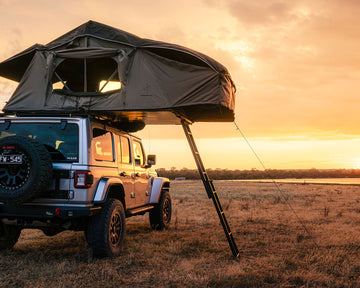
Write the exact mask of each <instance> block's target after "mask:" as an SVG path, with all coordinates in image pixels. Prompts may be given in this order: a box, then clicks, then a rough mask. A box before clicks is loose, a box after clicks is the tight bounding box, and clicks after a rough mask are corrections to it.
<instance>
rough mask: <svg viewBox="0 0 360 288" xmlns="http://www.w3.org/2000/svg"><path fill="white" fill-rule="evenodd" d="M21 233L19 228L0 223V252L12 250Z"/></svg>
mask: <svg viewBox="0 0 360 288" xmlns="http://www.w3.org/2000/svg"><path fill="white" fill-rule="evenodd" d="M20 233H21V229H20V228H19V227H17V226H11V225H6V224H4V223H1V222H0V250H4V249H10V248H12V247H13V246H14V245H15V244H16V242H17V241H18V239H19V237H20Z"/></svg>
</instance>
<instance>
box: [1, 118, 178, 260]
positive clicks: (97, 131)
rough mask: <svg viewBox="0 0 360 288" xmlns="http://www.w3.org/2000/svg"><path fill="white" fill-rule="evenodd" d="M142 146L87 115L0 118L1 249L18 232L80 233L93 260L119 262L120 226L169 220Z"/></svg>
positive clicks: (163, 191) (163, 190)
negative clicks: (138, 218)
mask: <svg viewBox="0 0 360 288" xmlns="http://www.w3.org/2000/svg"><path fill="white" fill-rule="evenodd" d="M154 164H155V155H148V157H147V158H146V156H145V152H144V149H143V146H142V143H141V140H140V139H139V138H138V137H136V136H134V135H132V134H129V133H127V132H125V131H123V130H120V129H118V128H117V127H116V125H114V124H112V123H111V122H109V121H106V122H105V121H103V120H101V119H97V118H96V117H94V116H89V115H77V116H74V115H56V116H51V117H48V116H46V115H42V116H39V115H31V116H29V115H27V116H24V115H18V116H9V115H2V116H1V117H0V220H1V221H0V249H8V248H11V247H13V246H14V245H15V243H16V242H17V241H18V238H19V236H20V232H21V230H22V229H25V228H35V229H41V230H42V231H43V232H44V234H45V235H47V236H53V235H56V234H57V233H59V232H62V231H64V230H74V231H85V235H86V239H87V242H88V247H89V249H91V251H92V253H93V255H94V256H96V257H116V256H118V255H119V254H120V252H121V248H122V244H123V240H124V234H125V219H126V218H127V217H131V216H135V215H142V214H144V213H146V212H149V219H150V225H151V227H152V228H153V229H156V230H161V229H165V228H167V227H168V225H169V223H170V220H171V198H170V194H169V189H170V182H169V180H168V179H166V178H161V177H157V174H156V172H155V171H153V170H151V169H150V168H151V167H152V165H154Z"/></svg>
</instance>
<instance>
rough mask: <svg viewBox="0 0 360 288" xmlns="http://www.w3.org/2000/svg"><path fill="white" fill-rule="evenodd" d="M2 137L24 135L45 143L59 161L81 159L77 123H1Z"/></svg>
mask: <svg viewBox="0 0 360 288" xmlns="http://www.w3.org/2000/svg"><path fill="white" fill-rule="evenodd" d="M0 131H1V132H0V139H2V138H5V137H9V136H23V137H29V138H32V139H36V140H37V141H39V142H41V143H42V144H44V146H45V147H46V149H47V150H48V151H49V153H50V155H51V159H52V160H53V161H57V162H77V161H78V160H79V128H78V125H76V124H66V125H64V123H11V125H10V126H9V124H8V123H0Z"/></svg>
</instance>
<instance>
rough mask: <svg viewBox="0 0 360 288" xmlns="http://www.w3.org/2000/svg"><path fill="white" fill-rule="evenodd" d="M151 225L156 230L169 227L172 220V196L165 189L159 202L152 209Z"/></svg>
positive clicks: (150, 215)
mask: <svg viewBox="0 0 360 288" xmlns="http://www.w3.org/2000/svg"><path fill="white" fill-rule="evenodd" d="M149 219H150V225H151V228H152V229H154V230H163V229H167V228H168V227H169V225H170V220H171V198H170V193H169V192H168V191H165V192H163V193H162V195H161V197H160V201H159V203H158V204H157V205H156V206H155V207H154V209H153V210H151V211H150V214H149Z"/></svg>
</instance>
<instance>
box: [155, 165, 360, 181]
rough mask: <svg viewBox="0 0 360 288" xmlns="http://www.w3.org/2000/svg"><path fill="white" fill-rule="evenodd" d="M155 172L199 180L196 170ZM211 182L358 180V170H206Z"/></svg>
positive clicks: (172, 177)
mask: <svg viewBox="0 0 360 288" xmlns="http://www.w3.org/2000/svg"><path fill="white" fill-rule="evenodd" d="M156 172H157V173H158V175H159V176H160V177H166V178H169V179H176V178H178V179H200V175H199V172H198V170H197V169H187V168H182V169H176V168H175V167H172V168H170V169H165V168H159V169H156ZM207 173H208V175H209V176H210V178H211V179H213V180H246V179H286V178H295V179H303V178H360V169H315V168H312V169H288V170H287V169H286V170H285V169H267V170H257V169H255V168H253V169H251V170H229V169H207Z"/></svg>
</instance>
